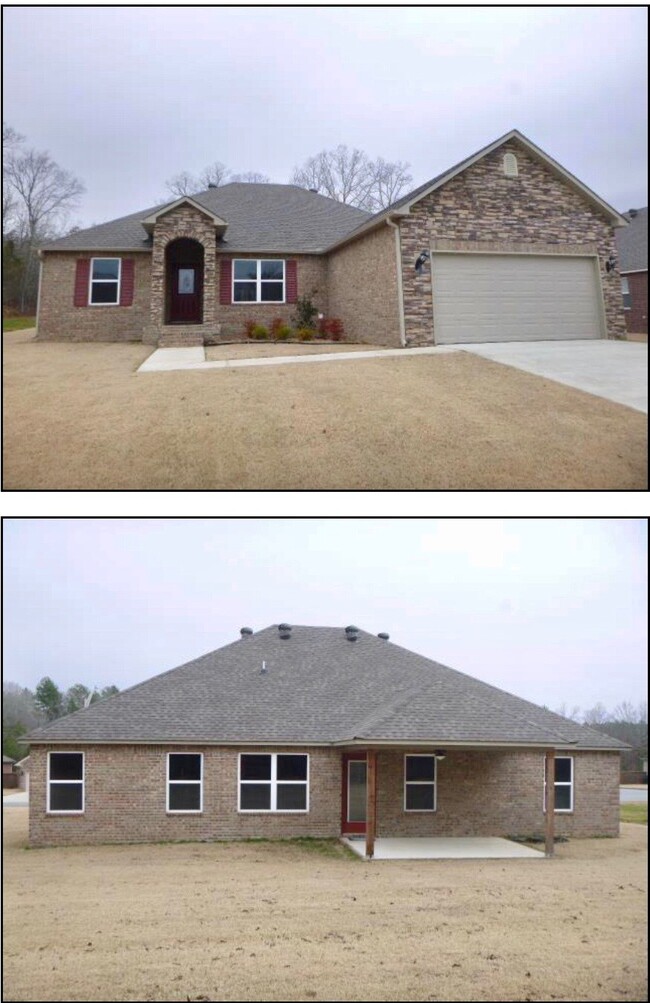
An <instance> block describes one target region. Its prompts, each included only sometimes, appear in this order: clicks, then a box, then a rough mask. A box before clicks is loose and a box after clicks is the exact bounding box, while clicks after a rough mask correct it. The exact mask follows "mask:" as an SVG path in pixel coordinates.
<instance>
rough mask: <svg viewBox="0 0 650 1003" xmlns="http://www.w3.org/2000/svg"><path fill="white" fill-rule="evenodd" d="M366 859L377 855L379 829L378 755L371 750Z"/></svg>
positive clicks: (367, 787)
mask: <svg viewBox="0 0 650 1003" xmlns="http://www.w3.org/2000/svg"><path fill="white" fill-rule="evenodd" d="M366 763H367V786H366V857H367V858H368V860H372V858H373V857H374V855H375V832H376V829H377V753H376V752H375V751H374V750H371V749H369V750H368V752H367V753H366Z"/></svg>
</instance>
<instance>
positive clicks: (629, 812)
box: [621, 801, 648, 825]
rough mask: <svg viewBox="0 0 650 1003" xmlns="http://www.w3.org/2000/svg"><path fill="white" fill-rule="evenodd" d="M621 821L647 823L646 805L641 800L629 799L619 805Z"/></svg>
mask: <svg viewBox="0 0 650 1003" xmlns="http://www.w3.org/2000/svg"><path fill="white" fill-rule="evenodd" d="M621 822H636V823H637V824H638V825H647V824H648V805H647V804H646V803H645V802H643V801H631V802H629V803H628V804H622V805H621Z"/></svg>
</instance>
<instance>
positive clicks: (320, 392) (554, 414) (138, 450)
mask: <svg viewBox="0 0 650 1003" xmlns="http://www.w3.org/2000/svg"><path fill="white" fill-rule="evenodd" d="M4 345H5V350H4V381H5V394H4V406H5V416H4V478H5V479H4V487H5V489H30V488H31V489H34V488H38V489H79V488H82V489H83V488H88V489H104V490H107V489H108V490H110V489H129V488H130V489H139V490H147V489H167V490H169V489H171V490H173V489H184V490H186V489H232V490H237V489H254V490H260V489H274V488H275V489H306V490H314V489H321V490H322V489H328V488H341V489H391V488H401V489H431V490H438V489H443V490H446V489H470V490H475V489H482V488H485V489H511V488H528V489H533V488H535V489H543V488H548V489H570V490H575V489H581V488H586V489H644V488H645V486H646V477H647V471H646V442H647V438H646V418H645V415H643V414H641V413H640V412H637V411H633V410H632V409H630V408H626V407H624V406H623V405H620V404H614V403H611V402H609V401H605V400H602V399H600V398H598V397H594V396H591V395H590V394H586V393H583V392H582V391H579V390H574V389H572V388H570V387H565V386H562V385H561V384H559V383H554V382H552V381H550V380H545V379H542V378H540V377H537V376H532V375H530V374H528V373H524V372H519V371H517V370H516V369H513V368H510V367H507V366H502V365H499V364H498V363H495V362H491V361H488V360H486V359H481V358H479V357H478V356H473V355H469V354H464V353H457V354H449V355H439V356H410V357H403V358H399V357H387V358H383V359H382V358H378V359H368V360H360V361H358V362H357V361H349V362H332V363H331V364H329V363H318V364H317V365H313V366H310V365H295V366H294V365H287V366H268V367H267V366H264V367H260V368H245V369H230V370H204V371H185V372H169V373H164V372H159V373H147V374H140V375H136V372H135V371H136V369H137V368H138V366H139V365H140V364H141V363H142V362H143V361H144V359H145V358H146V357H147V356H148V354H149V353H150V351H151V350H150V349H149V348H148V347H146V346H143V345H116V344H87V343H86V344H62V343H38V342H35V341H33V339H32V338H31V336H30V335H29V334H27V333H25V332H16V333H13V334H8V335H5V337H4Z"/></svg>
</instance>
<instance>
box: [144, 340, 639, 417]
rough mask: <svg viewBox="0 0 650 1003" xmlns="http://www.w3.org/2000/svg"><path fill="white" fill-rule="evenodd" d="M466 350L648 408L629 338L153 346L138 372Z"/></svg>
mask: <svg viewBox="0 0 650 1003" xmlns="http://www.w3.org/2000/svg"><path fill="white" fill-rule="evenodd" d="M447 352H470V353H471V354H472V355H480V356H482V357H483V358H485V359H490V360H491V361H492V362H500V363H502V364H503V365H506V366H514V367H515V368H516V369H523V370H524V371H525V372H527V373H533V374H534V375H535V376H543V377H546V378H547V379H550V380H555V381H556V382H558V383H564V384H566V385H567V386H570V387H576V389H578V390H585V391H586V392H587V393H590V394H595V395H596V396H597V397H604V398H605V399H606V400H611V401H615V402H616V403H618V404H625V405H626V406H627V407H631V408H634V409H635V410H637V411H643V412H645V413H646V414H647V412H648V346H647V344H641V343H638V342H637V343H634V342H629V341H606V340H599V341H533V342H521V341H518V342H508V343H498V344H497V343H492V344H484V345H435V346H431V347H426V348H386V349H381V350H379V351H377V350H376V349H370V350H369V351H367V352H363V351H362V352H328V353H323V354H316V355H276V356H269V357H267V358H253V359H220V360H219V361H215V362H207V361H206V358H205V349H203V348H158V349H156V351H155V352H152V354H151V355H150V356H149V358H148V359H146V360H145V361H144V362H143V363H142V365H141V366H140V368H139V369H138V372H139V373H153V372H170V371H172V370H177V369H242V368H246V367H247V366H286V365H295V364H298V363H300V364H304V365H311V364H312V363H318V362H348V361H349V360H351V359H385V358H387V357H393V358H402V359H405V358H410V357H411V356H413V355H440V354H444V353H447Z"/></svg>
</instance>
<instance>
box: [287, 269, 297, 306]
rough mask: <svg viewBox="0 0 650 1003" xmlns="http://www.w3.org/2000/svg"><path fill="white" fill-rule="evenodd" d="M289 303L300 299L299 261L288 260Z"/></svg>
mask: <svg viewBox="0 0 650 1003" xmlns="http://www.w3.org/2000/svg"><path fill="white" fill-rule="evenodd" d="M285 268H286V271H287V303H295V302H296V300H297V299H298V262H297V261H287V263H286V265H285Z"/></svg>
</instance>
